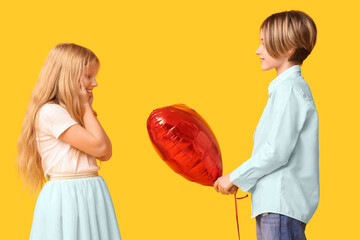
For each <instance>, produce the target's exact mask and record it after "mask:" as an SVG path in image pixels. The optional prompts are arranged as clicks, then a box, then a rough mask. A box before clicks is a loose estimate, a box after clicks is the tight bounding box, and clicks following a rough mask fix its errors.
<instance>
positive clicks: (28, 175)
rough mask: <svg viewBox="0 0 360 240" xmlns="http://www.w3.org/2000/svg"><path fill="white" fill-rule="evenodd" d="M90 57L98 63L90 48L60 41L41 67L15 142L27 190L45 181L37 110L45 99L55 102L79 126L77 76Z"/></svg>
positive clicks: (87, 66) (81, 72)
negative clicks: (37, 137)
mask: <svg viewBox="0 0 360 240" xmlns="http://www.w3.org/2000/svg"><path fill="white" fill-rule="evenodd" d="M94 61H95V62H96V63H97V65H98V67H100V62H99V59H98V58H97V57H96V55H95V54H94V53H93V52H92V51H91V50H89V49H87V48H84V47H82V46H79V45H76V44H73V43H60V44H58V45H56V46H55V47H54V48H53V49H51V51H50V53H49V54H48V56H47V58H46V60H45V62H44V65H43V67H42V68H41V71H40V74H39V78H38V81H37V83H36V85H35V88H34V90H33V92H32V95H31V98H30V102H29V105H28V107H27V110H26V115H25V119H24V122H23V124H22V131H21V134H20V137H19V139H18V143H17V149H18V156H17V164H18V169H19V174H20V175H21V176H22V177H23V178H24V184H25V186H27V185H28V184H29V185H30V189H31V190H35V189H37V188H38V187H42V185H43V183H44V181H45V179H44V172H43V169H42V164H41V157H40V154H39V152H38V148H37V141H36V129H37V122H38V113H39V110H40V109H41V107H42V106H43V105H44V104H46V103H49V102H51V103H56V104H59V105H60V106H62V107H64V108H65V109H66V110H67V111H68V112H69V114H70V115H71V117H72V118H73V119H74V120H75V121H77V122H78V123H79V124H80V125H81V126H83V125H84V123H83V120H82V116H83V109H82V108H81V105H80V99H79V95H78V89H79V86H80V85H79V78H80V76H81V74H83V73H84V71H86V70H87V69H88V68H89V66H90V64H91V63H93V62H94Z"/></svg>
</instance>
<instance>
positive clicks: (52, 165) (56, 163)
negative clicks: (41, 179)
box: [36, 103, 100, 179]
mask: <svg viewBox="0 0 360 240" xmlns="http://www.w3.org/2000/svg"><path fill="white" fill-rule="evenodd" d="M75 124H77V122H76V121H75V120H74V119H73V118H72V117H71V116H70V114H69V113H68V111H67V110H66V109H64V108H63V107H61V106H60V105H58V104H50V103H48V104H45V105H44V106H43V107H42V108H41V109H40V112H39V121H38V127H37V130H36V140H37V147H38V151H39V153H40V156H41V163H42V168H43V171H44V175H45V178H47V179H49V178H50V176H60V175H61V176H64V175H73V174H78V173H89V172H96V171H98V170H99V169H100V167H99V166H97V163H96V159H95V157H93V156H90V155H88V154H86V153H84V152H82V151H80V150H78V149H76V148H75V147H73V146H71V145H70V144H68V143H66V142H63V141H62V140H61V139H59V136H60V135H61V134H62V133H63V132H64V131H65V130H67V129H68V128H69V127H71V126H73V125H75Z"/></svg>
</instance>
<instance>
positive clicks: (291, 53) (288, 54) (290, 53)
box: [287, 48, 296, 58]
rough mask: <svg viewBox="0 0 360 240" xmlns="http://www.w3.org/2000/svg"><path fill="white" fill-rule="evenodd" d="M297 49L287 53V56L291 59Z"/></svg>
mask: <svg viewBox="0 0 360 240" xmlns="http://www.w3.org/2000/svg"><path fill="white" fill-rule="evenodd" d="M295 50H296V49H295V48H291V49H290V50H289V51H287V56H288V57H289V58H290V57H291V56H292V55H293V54H294V53H295Z"/></svg>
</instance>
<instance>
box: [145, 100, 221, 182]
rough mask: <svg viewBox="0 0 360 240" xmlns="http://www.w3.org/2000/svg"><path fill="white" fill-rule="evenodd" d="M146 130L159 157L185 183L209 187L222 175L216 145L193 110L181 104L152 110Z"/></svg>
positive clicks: (214, 139)
mask: <svg viewBox="0 0 360 240" xmlns="http://www.w3.org/2000/svg"><path fill="white" fill-rule="evenodd" d="M147 129H148V133H149V136H150V140H151V142H152V144H153V146H154V148H155V150H156V151H157V152H158V154H159V155H160V157H161V158H162V159H163V160H164V161H165V163H167V165H168V166H169V167H170V168H171V169H173V170H174V171H175V172H176V173H178V174H180V175H181V176H183V177H185V178H186V179H188V180H189V181H192V182H197V183H199V184H202V185H205V186H213V185H214V182H215V181H216V179H218V178H219V177H220V176H221V175H222V161H221V153H220V148H219V145H218V142H217V140H216V138H215V135H214V133H213V132H212V131H211V129H210V127H209V125H208V124H207V123H206V122H205V120H204V119H203V118H202V117H201V116H200V115H199V114H198V113H197V112H196V111H195V110H193V109H191V108H189V107H187V106H186V105H184V104H177V105H172V106H168V107H163V108H158V109H155V110H154V111H153V112H152V113H151V114H150V116H149V118H148V120H147Z"/></svg>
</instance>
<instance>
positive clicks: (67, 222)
mask: <svg viewBox="0 0 360 240" xmlns="http://www.w3.org/2000/svg"><path fill="white" fill-rule="evenodd" d="M45 239H51V240H120V239H121V237H120V232H119V226H118V223H117V219H116V215H115V210H114V206H113V203H112V200H111V197H110V193H109V190H108V188H107V186H106V183H105V181H104V179H103V178H102V177H100V176H98V177H90V178H79V179H66V180H52V181H48V182H47V183H45V185H44V187H43V188H42V190H41V192H40V194H39V197H38V199H37V202H36V207H35V212H34V217H33V223H32V227H31V233H30V240H45Z"/></svg>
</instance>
